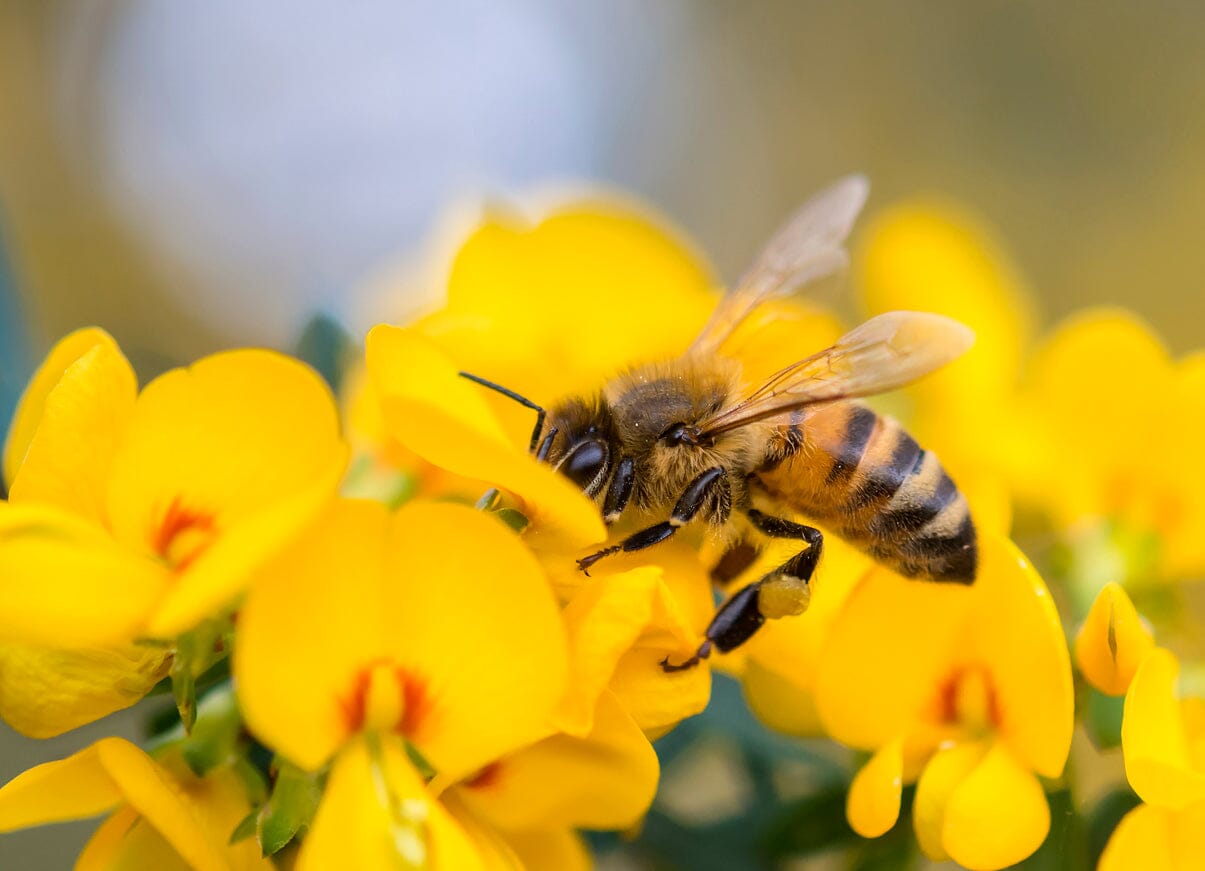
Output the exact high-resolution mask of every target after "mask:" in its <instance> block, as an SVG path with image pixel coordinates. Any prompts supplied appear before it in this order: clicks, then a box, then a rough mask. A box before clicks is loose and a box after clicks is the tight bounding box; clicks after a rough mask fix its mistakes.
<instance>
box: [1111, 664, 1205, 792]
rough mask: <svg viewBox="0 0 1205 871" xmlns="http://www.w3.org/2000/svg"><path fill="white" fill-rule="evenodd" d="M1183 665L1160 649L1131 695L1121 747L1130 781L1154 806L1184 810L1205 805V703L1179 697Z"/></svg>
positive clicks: (1136, 680)
mask: <svg viewBox="0 0 1205 871" xmlns="http://www.w3.org/2000/svg"><path fill="white" fill-rule="evenodd" d="M1179 674H1180V664H1179V663H1178V662H1177V661H1176V658H1175V657H1174V656H1173V655H1172V654H1171V653H1170V652H1168V651H1167V650H1163V649H1158V650H1155V651H1154V652H1153V653H1151V654H1150V656H1148V657H1147V658H1146V659H1145V660H1144V661H1143V663H1142V665H1141V666H1139V668H1138V673H1137V674H1136V675H1134V680H1133V681H1132V682H1131V683H1130V689H1129V692H1127V693H1126V701H1125V716H1124V718H1123V719H1122V724H1121V748H1122V752H1123V753H1124V754H1125V765H1126V778H1127V779H1128V780H1129V781H1130V786H1132V787H1133V788H1134V792H1136V793H1138V795H1139V797H1140V798H1141V799H1142V800H1143V801H1145V802H1147V803H1148V804H1154V805H1159V806H1160V807H1167V808H1172V809H1176V810H1179V809H1182V808H1185V807H1189V806H1191V805H1193V804H1197V803H1199V802H1203V801H1205V703H1203V702H1202V700H1201V699H1197V698H1188V699H1184V700H1181V699H1179V698H1178V696H1177V694H1176V680H1177V678H1178V677H1179Z"/></svg>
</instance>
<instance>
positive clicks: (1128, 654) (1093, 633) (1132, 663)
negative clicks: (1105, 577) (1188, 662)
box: [1075, 584, 1155, 696]
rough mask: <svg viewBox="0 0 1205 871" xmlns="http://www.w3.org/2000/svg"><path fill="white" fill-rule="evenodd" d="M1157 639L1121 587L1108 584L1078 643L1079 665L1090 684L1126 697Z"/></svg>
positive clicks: (1077, 637)
mask: <svg viewBox="0 0 1205 871" xmlns="http://www.w3.org/2000/svg"><path fill="white" fill-rule="evenodd" d="M1154 648H1155V639H1154V636H1153V635H1152V634H1151V630H1150V629H1148V628H1147V627H1146V626H1145V625H1144V624H1143V622H1142V618H1141V617H1139V616H1138V612H1137V611H1136V610H1134V604H1133V603H1132V602H1131V601H1130V597H1129V596H1127V595H1126V592H1125V590H1124V589H1122V587H1121V586H1120V585H1119V584H1106V585H1105V587H1104V589H1102V590H1101V591H1100V595H1098V596H1097V597H1096V601H1095V602H1094V603H1093V604H1092V608H1091V610H1089V612H1088V617H1087V619H1086V620H1085V621H1084V625H1083V627H1082V628H1081V629H1080V631H1079V634H1078V635H1077V636H1076V639H1075V662H1076V665H1077V666H1079V670H1080V672H1081V673H1082V674H1083V676H1084V678H1085V679H1087V681H1088V683H1090V684H1092V686H1094V687H1096V688H1097V689H1098V690H1100V691H1101V692H1102V693H1105V694H1106V695H1110V696H1121V695H1125V692H1126V690H1127V689H1128V688H1129V686H1130V681H1131V680H1132V679H1133V677H1134V673H1135V672H1137V671H1138V666H1139V665H1141V664H1142V661H1143V660H1144V659H1146V656H1147V654H1148V653H1150V652H1151V651H1152V650H1153V649H1154Z"/></svg>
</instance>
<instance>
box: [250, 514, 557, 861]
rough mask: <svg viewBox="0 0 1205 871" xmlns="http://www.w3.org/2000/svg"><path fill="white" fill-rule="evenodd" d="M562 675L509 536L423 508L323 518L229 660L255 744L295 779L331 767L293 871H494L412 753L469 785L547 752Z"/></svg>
mask: <svg viewBox="0 0 1205 871" xmlns="http://www.w3.org/2000/svg"><path fill="white" fill-rule="evenodd" d="M284 651H288V653H287V655H284V654H283V653H282V652H284ZM566 674H567V660H566V644H565V632H564V628H563V626H562V623H561V618H560V615H559V613H558V610H557V607H556V602H555V600H554V598H553V596H552V593H551V591H550V589H549V587H548V583H547V581H546V580H545V578H544V575H543V572H542V570H541V569H540V566H539V563H538V562H537V561H536V559H535V558H534V557H533V556H532V555H531V554H530V552H529V551H528V550H527V549H526V548H525V547H524V546H523V545H522V543H521V542H520V541H519V539H518V537H517V536H516V535H515V534H514V533H513V532H511V531H510V530H509V529H508V528H507V527H506V526H505V525H504V524H502V523H501V522H500V521H499V520H497V519H495V518H493V517H490V516H488V515H486V514H483V513H482V512H479V511H474V510H472V509H470V508H467V507H463V506H459V505H452V504H439V503H430V502H423V501H414V502H410V503H408V504H406V505H405V506H403V507H402V508H401V509H400V510H399V511H398V512H397V513H396V514H393V515H390V514H389V513H388V511H387V510H386V509H385V507H384V506H382V505H380V504H378V503H374V502H363V501H353V500H342V501H339V502H337V503H335V504H334V505H333V506H332V507H331V509H330V510H329V511H328V512H327V513H326V514H325V515H324V516H323V517H322V518H321V519H320V521H319V523H318V525H316V526H315V527H314V528H313V529H312V530H311V531H310V532H309V534H307V536H306V537H305V539H304V541H302V542H299V543H298V544H297V545H296V546H295V547H293V548H291V549H290V550H289V551H288V552H286V553H283V554H282V555H280V556H279V557H278V558H277V559H276V560H274V561H273V562H272V563H271V564H270V565H269V566H267V567H266V568H265V570H264V571H263V573H262V575H261V577H260V579H259V580H258V582H257V583H256V585H255V586H254V587H253V588H252V589H251V591H250V593H249V595H248V597H247V600H246V603H245V604H244V606H243V609H242V610H241V611H240V614H239V644H238V646H237V648H236V650H235V654H234V678H235V682H236V686H237V687H238V692H239V700H240V704H241V706H242V709H243V714H244V717H245V719H246V722H247V724H248V726H249V727H250V729H251V730H252V731H253V732H254V733H255V734H256V735H257V736H258V737H259V738H260V739H261V740H263V741H264V742H265V743H267V744H268V745H269V746H271V747H273V748H275V749H276V750H278V751H279V752H280V753H281V754H282V755H283V756H285V757H286V758H288V759H289V760H291V761H293V762H295V763H297V764H298V765H300V766H302V767H303V768H306V769H310V770H314V769H317V768H319V767H321V766H322V765H324V764H325V763H326V762H327V761H328V760H330V759H331V758H332V757H333V763H332V769H331V774H330V778H329V781H328V784H327V787H326V791H325V793H324V795H323V798H322V801H321V804H320V805H319V808H318V812H317V816H316V817H315V819H314V823H313V827H312V829H311V831H310V833H309V835H308V836H307V838H306V839H305V841H304V844H303V848H302V852H301V857H300V859H299V863H298V868H299V869H308V868H331V867H339V866H344V867H356V868H365V869H369V868H387V867H394V865H395V864H396V862H397V861H399V855H400V860H401V861H403V863H404V862H410V863H411V864H413V865H416V866H424V863H425V862H430V863H431V864H432V866H433V867H436V868H455V869H459V868H471V867H477V866H478V865H481V864H482V863H486V864H488V861H489V860H488V857H485V858H483V856H484V854H482V853H481V851H479V850H478V849H477V847H476V846H475V845H474V841H473V840H472V839H471V837H470V834H469V833H468V832H466V829H465V827H464V826H463V825H461V824H460V823H458V822H457V821H456V819H454V818H453V816H452V815H451V814H450V813H449V810H448V809H447V808H446V807H444V806H443V805H442V804H440V802H439V801H437V800H436V798H435V797H434V796H433V795H432V794H431V793H430V792H429V791H428V789H427V787H426V785H425V784H424V782H423V779H422V777H421V775H420V772H419V771H418V770H416V768H415V766H414V763H413V762H411V760H410V758H409V757H408V755H407V747H408V746H411V747H413V748H416V750H417V752H418V753H420V754H421V756H422V759H423V760H425V762H426V763H428V764H430V765H431V766H432V767H433V768H434V770H435V771H436V772H437V773H438V774H439V775H440V776H441V778H443V779H445V780H446V781H447V782H451V783H456V782H459V781H461V780H464V779H466V778H469V777H471V776H472V775H474V774H476V773H477V772H480V771H481V770H482V769H484V768H486V767H487V766H489V765H490V764H491V763H494V762H496V761H497V760H498V759H500V758H502V757H504V756H506V755H507V754H509V753H512V752H514V751H516V750H519V749H521V748H523V747H525V746H527V745H530V744H532V743H533V742H535V741H538V740H540V739H542V738H544V737H546V736H548V735H549V733H550V732H551V731H552V729H551V726H550V722H551V720H550V718H551V714H552V711H553V708H554V706H555V705H556V704H557V702H558V700H559V699H560V698H561V695H562V694H563V692H564V690H565V683H566ZM399 830H401V831H402V832H403V833H404V834H405V837H404V838H401V840H398V838H399V837H400V836H399V835H398V832H399Z"/></svg>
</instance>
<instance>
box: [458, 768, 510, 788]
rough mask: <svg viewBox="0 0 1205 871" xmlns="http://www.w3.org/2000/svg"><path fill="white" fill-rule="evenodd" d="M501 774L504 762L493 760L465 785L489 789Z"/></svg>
mask: <svg viewBox="0 0 1205 871" xmlns="http://www.w3.org/2000/svg"><path fill="white" fill-rule="evenodd" d="M501 774H502V763H501V762H491V763H490V764H489V765H487V766H485V768H482V769H481V770H480V771H478V772H477V773H476V774H474V775H473V776H472V777H470V778H469V779H468V780H467V781H465V784H464V785H465V786H467V787H468V788H469V789H489V788H490V787H491V786H493V785H494V784H496V783H497V782H498V781H499V780H500V779H501Z"/></svg>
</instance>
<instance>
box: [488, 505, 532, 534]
mask: <svg viewBox="0 0 1205 871" xmlns="http://www.w3.org/2000/svg"><path fill="white" fill-rule="evenodd" d="M494 513H495V514H496V515H497V516H498V519H499V520H501V521H502V522H503V523H505V524H506V525H507V526H509V527H510V528H511V529H513V530H514V531H515V532H522V531H523V530H524V529H525V528H526V527H527V517H526V516H525V515H524V514H523V512H522V511H519V510H518V509H517V508H499V509H498V510H497V511H495V512H494Z"/></svg>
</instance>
